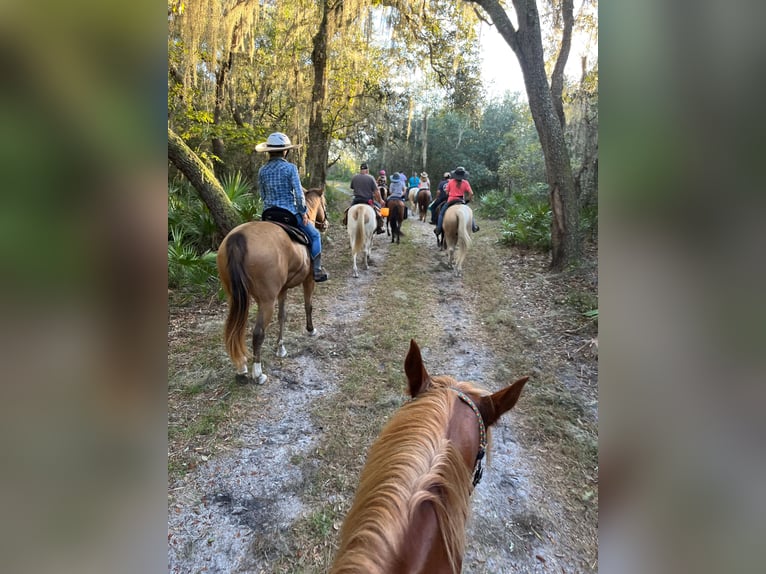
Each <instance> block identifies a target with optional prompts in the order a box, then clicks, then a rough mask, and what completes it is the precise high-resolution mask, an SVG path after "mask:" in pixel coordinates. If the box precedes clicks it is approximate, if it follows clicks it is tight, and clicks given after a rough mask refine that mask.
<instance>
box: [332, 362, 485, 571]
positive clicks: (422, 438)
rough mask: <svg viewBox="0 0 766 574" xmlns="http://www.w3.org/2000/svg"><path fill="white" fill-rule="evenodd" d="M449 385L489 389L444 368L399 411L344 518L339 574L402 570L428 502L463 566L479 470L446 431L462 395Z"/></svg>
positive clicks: (455, 566) (453, 559) (454, 561)
mask: <svg viewBox="0 0 766 574" xmlns="http://www.w3.org/2000/svg"><path fill="white" fill-rule="evenodd" d="M448 387H454V388H458V389H460V390H462V391H463V392H466V393H473V394H474V395H485V394H487V392H486V391H485V390H483V389H480V388H478V387H475V386H473V385H472V384H470V383H466V382H458V381H456V380H454V379H453V378H451V377H448V376H436V377H432V378H431V387H430V388H429V390H428V391H426V392H425V393H423V394H420V395H418V397H417V398H416V399H415V400H412V401H409V402H408V403H406V404H405V405H403V406H402V408H401V409H399V411H397V412H396V413H395V414H394V416H393V417H392V418H391V420H390V421H389V422H388V424H386V426H385V428H384V429H383V430H382V431H381V433H380V436H379V438H378V440H377V441H376V442H375V443H374V444H373V445H372V447H371V448H370V451H369V454H368V456H367V463H366V465H365V467H364V469H363V471H362V475H361V477H360V480H359V487H358V489H357V493H356V498H355V500H354V504H353V506H352V507H351V510H350V511H349V513H348V515H347V516H346V519H345V521H344V523H343V528H342V530H341V538H340V540H341V542H340V548H339V550H338V554H337V557H338V558H337V559H336V562H335V564H334V565H333V569H332V573H333V574H340V573H343V572H345V573H350V572H356V573H358V572H365V573H369V574H383V573H387V572H392V571H395V570H396V567H397V563H396V560H397V557H398V556H399V555H400V554H401V550H402V548H403V544H404V539H405V536H406V534H407V530H408V526H409V523H410V520H411V518H412V516H413V515H414V513H415V511H416V510H417V508H418V506H419V505H420V504H423V503H425V502H431V503H432V504H433V507H434V510H435V512H436V517H437V521H438V524H439V529H440V531H441V533H442V539H443V542H444V546H445V548H446V549H447V554H448V557H449V562H450V566H451V569H452V571H453V572H456V573H457V572H459V570H460V568H459V562H458V561H459V559H460V557H461V556H462V555H463V551H464V546H465V534H464V532H465V525H466V521H467V519H468V512H469V509H470V494H471V492H472V490H473V485H472V473H471V471H470V470H469V469H467V468H466V466H465V463H464V462H463V460H462V457H461V455H460V453H459V452H458V450H457V448H455V447H454V446H453V445H452V443H451V442H450V441H449V440H448V439H447V438H446V431H447V426H448V423H449V421H450V418H451V417H452V412H453V408H454V405H455V402H456V400H457V395H456V394H455V393H452V392H449V391H448V390H447V389H448ZM488 430H489V429H488Z"/></svg>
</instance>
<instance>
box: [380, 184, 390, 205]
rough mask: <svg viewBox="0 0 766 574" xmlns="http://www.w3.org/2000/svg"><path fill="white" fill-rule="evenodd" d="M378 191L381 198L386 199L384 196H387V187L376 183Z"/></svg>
mask: <svg viewBox="0 0 766 574" xmlns="http://www.w3.org/2000/svg"><path fill="white" fill-rule="evenodd" d="M378 191H379V192H380V197H381V199H383V201H386V198H387V197H388V188H387V187H386V186H385V185H381V184H378Z"/></svg>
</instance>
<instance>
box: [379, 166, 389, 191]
mask: <svg viewBox="0 0 766 574" xmlns="http://www.w3.org/2000/svg"><path fill="white" fill-rule="evenodd" d="M387 185H388V182H387V181H386V170H385V169H381V170H380V171H379V172H378V187H381V186H382V187H386V186H387Z"/></svg>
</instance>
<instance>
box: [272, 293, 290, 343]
mask: <svg viewBox="0 0 766 574" xmlns="http://www.w3.org/2000/svg"><path fill="white" fill-rule="evenodd" d="M286 299H287V291H286V290H285V291H283V292H282V293H280V294H279V299H278V301H279V313H278V315H277V317H278V318H279V338H278V339H277V350H276V351H275V353H276V355H277V357H286V356H287V349H285V345H284V339H283V336H284V332H285V321H286V320H287V307H286V306H285V300H286Z"/></svg>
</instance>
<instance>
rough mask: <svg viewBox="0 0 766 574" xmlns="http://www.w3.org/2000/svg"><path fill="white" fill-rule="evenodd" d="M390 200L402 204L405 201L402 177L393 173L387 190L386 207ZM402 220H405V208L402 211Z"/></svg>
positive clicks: (405, 192)
mask: <svg viewBox="0 0 766 574" xmlns="http://www.w3.org/2000/svg"><path fill="white" fill-rule="evenodd" d="M392 199H398V200H399V201H401V202H402V203H404V201H405V200H406V199H407V190H405V189H404V182H403V181H402V176H401V175H399V174H398V173H396V172H394V174H393V175H391V185H390V186H389V188H388V197H387V198H386V207H388V202H389V201H391V200H392ZM404 219H407V208H405V209H404Z"/></svg>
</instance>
